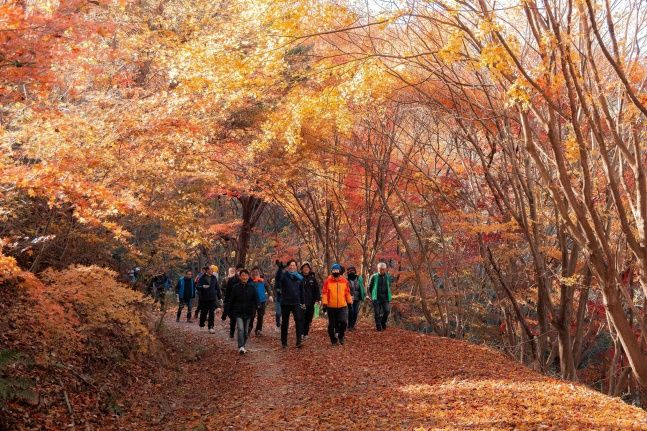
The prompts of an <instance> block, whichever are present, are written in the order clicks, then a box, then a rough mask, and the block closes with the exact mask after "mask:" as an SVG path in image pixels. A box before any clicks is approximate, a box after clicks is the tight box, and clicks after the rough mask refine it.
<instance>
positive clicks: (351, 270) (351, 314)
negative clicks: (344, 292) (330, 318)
mask: <svg viewBox="0 0 647 431" xmlns="http://www.w3.org/2000/svg"><path fill="white" fill-rule="evenodd" d="M348 285H349V286H350V296H352V297H353V303H352V304H348V330H349V331H352V330H354V329H355V324H356V323H357V316H358V315H359V310H360V307H361V305H362V301H363V300H364V298H365V297H366V291H365V290H364V279H363V278H362V276H361V275H357V269H356V268H355V267H354V266H349V267H348Z"/></svg>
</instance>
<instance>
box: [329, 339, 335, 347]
mask: <svg viewBox="0 0 647 431" xmlns="http://www.w3.org/2000/svg"><path fill="white" fill-rule="evenodd" d="M330 342H331V343H332V345H333V346H336V345H337V339H336V338H335V339H333V340H330Z"/></svg>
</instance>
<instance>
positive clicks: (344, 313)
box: [321, 263, 353, 345]
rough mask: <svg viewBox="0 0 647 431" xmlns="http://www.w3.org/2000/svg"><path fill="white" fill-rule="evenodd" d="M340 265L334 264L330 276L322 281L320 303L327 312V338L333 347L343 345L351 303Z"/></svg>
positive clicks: (346, 282)
mask: <svg viewBox="0 0 647 431" xmlns="http://www.w3.org/2000/svg"><path fill="white" fill-rule="evenodd" d="M341 269H342V268H341V265H339V264H338V263H335V264H334V265H333V266H332V268H331V274H330V275H329V276H328V278H327V279H326V281H324V285H323V290H322V293H321V303H322V304H323V307H324V308H325V309H326V310H327V312H328V336H329V337H330V342H331V343H332V344H333V345H334V344H337V342H338V341H339V344H344V334H345V333H346V325H347V324H348V304H352V303H353V298H352V297H351V295H350V286H349V284H348V280H346V279H345V278H344V277H342V275H341Z"/></svg>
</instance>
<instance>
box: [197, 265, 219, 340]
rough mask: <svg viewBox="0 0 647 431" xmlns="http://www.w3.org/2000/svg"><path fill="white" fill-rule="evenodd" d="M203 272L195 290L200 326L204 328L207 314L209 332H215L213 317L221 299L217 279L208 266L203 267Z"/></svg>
mask: <svg viewBox="0 0 647 431" xmlns="http://www.w3.org/2000/svg"><path fill="white" fill-rule="evenodd" d="M203 272H204V273H203V274H202V275H201V276H200V278H199V279H198V282H197V285H196V290H197V291H198V298H199V300H198V308H199V309H200V327H201V328H204V323H205V320H207V315H208V316H209V332H210V333H211V334H213V333H215V332H216V331H215V329H214V328H213V325H214V318H215V314H216V307H217V306H218V303H219V301H220V299H221V296H222V295H221V294H220V286H218V279H217V278H216V276H215V275H214V273H213V271H212V270H211V268H210V267H205V268H203Z"/></svg>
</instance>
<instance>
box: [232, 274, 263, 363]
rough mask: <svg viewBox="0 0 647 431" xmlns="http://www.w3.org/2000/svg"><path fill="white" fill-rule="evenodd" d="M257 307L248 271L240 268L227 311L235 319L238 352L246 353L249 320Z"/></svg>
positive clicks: (255, 295)
mask: <svg viewBox="0 0 647 431" xmlns="http://www.w3.org/2000/svg"><path fill="white" fill-rule="evenodd" d="M257 308H258V295H257V293H256V288H255V287H254V285H253V284H252V283H250V282H249V271H247V270H246V269H241V270H240V271H239V272H238V281H237V282H236V283H235V285H234V286H233V287H232V289H231V292H230V299H229V313H231V315H232V316H233V317H234V319H236V330H237V335H238V353H240V354H241V355H243V354H245V353H247V349H246V348H245V345H246V344H247V337H248V336H249V330H250V322H251V319H252V315H253V314H254V311H255V310H256V309H257Z"/></svg>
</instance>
